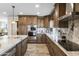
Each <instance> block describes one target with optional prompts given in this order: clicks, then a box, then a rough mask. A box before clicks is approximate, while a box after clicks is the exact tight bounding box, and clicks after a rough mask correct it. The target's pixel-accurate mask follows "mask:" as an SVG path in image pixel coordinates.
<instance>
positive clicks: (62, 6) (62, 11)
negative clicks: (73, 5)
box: [59, 3, 66, 17]
mask: <svg viewBox="0 0 79 59" xmlns="http://www.w3.org/2000/svg"><path fill="white" fill-rule="evenodd" d="M64 15H66V3H59V17H61V16H64Z"/></svg>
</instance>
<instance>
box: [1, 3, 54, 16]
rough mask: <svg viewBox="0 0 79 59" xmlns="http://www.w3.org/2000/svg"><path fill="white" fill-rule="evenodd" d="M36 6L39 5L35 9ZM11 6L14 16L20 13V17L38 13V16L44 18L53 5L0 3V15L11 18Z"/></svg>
mask: <svg viewBox="0 0 79 59" xmlns="http://www.w3.org/2000/svg"><path fill="white" fill-rule="evenodd" d="M36 4H38V5H39V8H36V7H35V5H36ZM12 5H14V6H15V11H14V14H15V16H16V15H20V14H19V13H20V12H21V13H23V14H22V15H37V12H40V14H39V15H38V16H45V15H49V14H50V13H51V12H52V11H53V9H54V3H0V15H3V16H4V15H5V16H11V15H12V14H13V9H12ZM6 12H7V13H6Z"/></svg>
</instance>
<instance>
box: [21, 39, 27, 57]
mask: <svg viewBox="0 0 79 59" xmlns="http://www.w3.org/2000/svg"><path fill="white" fill-rule="evenodd" d="M26 42H27V41H26V40H23V41H22V51H21V52H22V53H21V55H22V56H23V55H24V54H25V52H26V48H27V45H26Z"/></svg>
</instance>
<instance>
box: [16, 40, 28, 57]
mask: <svg viewBox="0 0 79 59" xmlns="http://www.w3.org/2000/svg"><path fill="white" fill-rule="evenodd" d="M26 50H27V40H26V39H24V40H23V41H22V42H20V43H19V44H17V45H16V54H15V55H16V56H23V55H24V54H25V52H26Z"/></svg>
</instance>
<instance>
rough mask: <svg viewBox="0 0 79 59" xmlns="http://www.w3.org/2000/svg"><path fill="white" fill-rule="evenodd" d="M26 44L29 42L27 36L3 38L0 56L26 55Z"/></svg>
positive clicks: (0, 41) (0, 39) (1, 38)
mask: <svg viewBox="0 0 79 59" xmlns="http://www.w3.org/2000/svg"><path fill="white" fill-rule="evenodd" d="M26 42H27V35H11V36H6V35H5V36H1V37H0V56H6V55H8V56H9V55H10V56H12V55H16V56H20V55H24V52H25V51H26V48H27V47H26V46H27V45H25V44H26ZM22 48H23V49H22ZM24 48H25V50H24Z"/></svg>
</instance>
